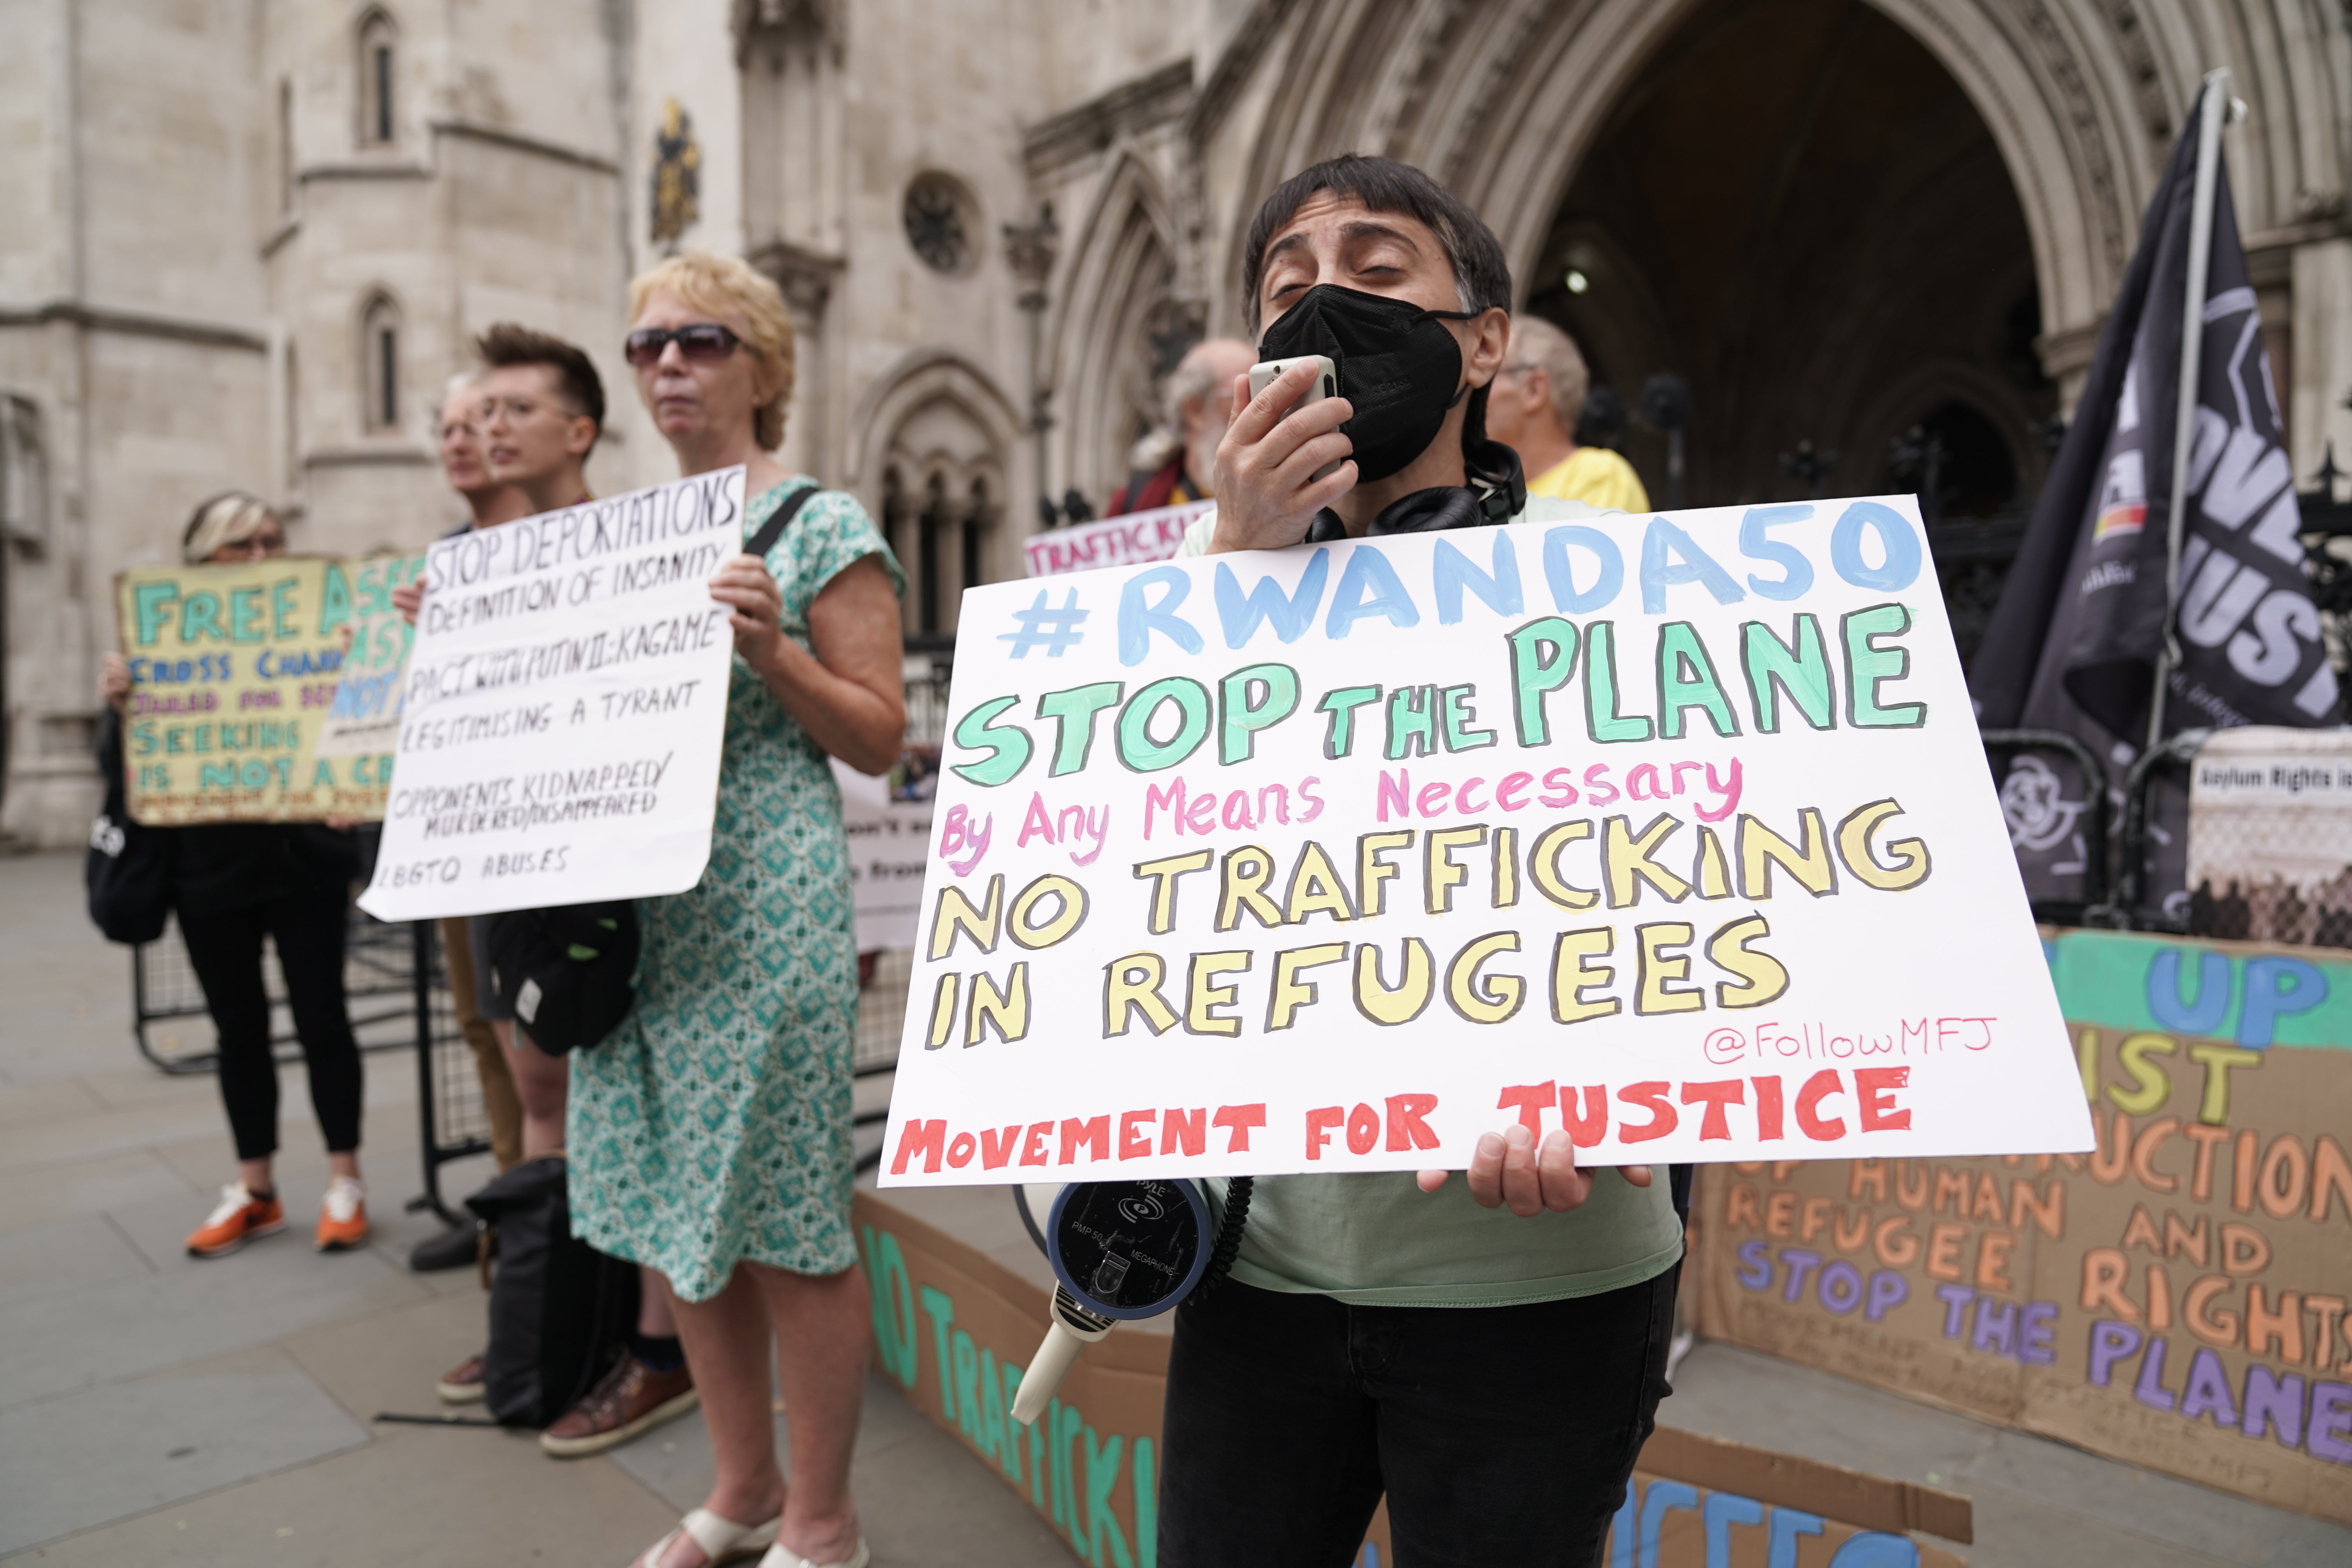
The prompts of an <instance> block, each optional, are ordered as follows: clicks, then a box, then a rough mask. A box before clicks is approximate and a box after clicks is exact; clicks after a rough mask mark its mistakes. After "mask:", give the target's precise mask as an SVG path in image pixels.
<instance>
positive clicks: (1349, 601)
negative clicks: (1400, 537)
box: [1323, 550, 1421, 642]
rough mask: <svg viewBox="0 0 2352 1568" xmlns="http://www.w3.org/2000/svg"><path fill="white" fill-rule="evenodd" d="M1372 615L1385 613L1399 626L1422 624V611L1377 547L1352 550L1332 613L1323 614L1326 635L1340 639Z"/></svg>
mask: <svg viewBox="0 0 2352 1568" xmlns="http://www.w3.org/2000/svg"><path fill="white" fill-rule="evenodd" d="M1366 616H1386V617H1387V618H1388V621H1389V624H1390V625H1391V626H1399V627H1403V626H1419V625H1421V611H1420V610H1418V609H1416V608H1415V607H1414V606H1413V602H1412V595H1411V594H1408V593H1406V592H1405V587H1404V580H1403V579H1402V578H1401V577H1399V576H1398V575H1397V574H1396V568H1395V567H1393V566H1391V565H1390V564H1389V558H1388V557H1387V556H1386V555H1383V554H1382V553H1381V552H1379V551H1377V550H1355V551H1350V552H1349V554H1348V564H1347V565H1346V566H1345V567H1344V568H1342V569H1341V570H1340V573H1339V587H1338V588H1337V589H1335V590H1333V592H1332V595H1331V613H1330V614H1329V615H1328V616H1325V617H1324V618H1323V635H1324V636H1325V637H1329V638H1330V639H1331V640H1332V641H1333V642H1338V641H1339V639H1341V638H1342V637H1346V636H1347V635H1348V634H1349V632H1350V631H1353V630H1354V629H1355V626H1356V623H1357V622H1358V621H1360V620H1362V619H1364V618H1365V617H1366Z"/></svg>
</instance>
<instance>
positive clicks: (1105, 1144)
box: [1062, 1115, 1110, 1165]
mask: <svg viewBox="0 0 2352 1568" xmlns="http://www.w3.org/2000/svg"><path fill="white" fill-rule="evenodd" d="M1081 1149H1092V1150H1093V1151H1094V1152H1093V1153H1091V1154H1089V1155H1087V1159H1089V1160H1108V1159H1109V1158H1110V1118H1109V1117H1108V1115H1103V1116H1089V1117H1087V1118H1084V1119H1080V1118H1078V1117H1076V1116H1066V1117H1064V1118H1062V1163H1063V1164H1065V1165H1067V1164H1069V1163H1072V1162H1074V1161H1075V1160H1076V1159H1077V1157H1078V1151H1079V1150H1081Z"/></svg>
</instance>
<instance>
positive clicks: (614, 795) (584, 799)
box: [360, 468, 743, 921]
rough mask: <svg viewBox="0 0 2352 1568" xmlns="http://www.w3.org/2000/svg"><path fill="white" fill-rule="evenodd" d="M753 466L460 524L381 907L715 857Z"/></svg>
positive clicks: (584, 894)
mask: <svg viewBox="0 0 2352 1568" xmlns="http://www.w3.org/2000/svg"><path fill="white" fill-rule="evenodd" d="M742 548H743V470H742V469H741V468H724V469H720V470H719V471H717V472H715V473H709V474H697V475H695V476H693V477H692V478H690V479H678V480H676V481H674V482H672V483H669V484H666V485H656V486H654V487H653V488H651V489H642V490H635V491H632V492H631V493H629V494H627V495H622V496H614V497H612V498H611V499H609V500H595V501H588V502H584V503H583V504H582V505H579V506H576V507H571V508H567V509H566V510H562V511H551V512H542V513H541V514H540V515H538V516H536V517H527V518H524V519H522V520H521V521H517V522H509V523H506V524H503V525H501V526H499V527H497V528H491V529H484V530H480V531H476V532H471V533H462V534H459V535H457V536H456V537H455V538H451V539H445V540H443V541H442V542H440V543H438V544H436V545H434V546H433V548H432V550H431V551H430V552H428V553H427V555H426V557H425V607H424V609H423V611H422V612H421V613H420V614H419V615H418V616H417V622H416V641H415V646H414V647H411V648H410V650H409V656H408V674H407V678H406V680H405V682H404V689H403V692H402V700H401V708H400V737H399V738H400V744H399V750H398V752H396V753H395V754H394V761H393V783H392V793H391V797H390V800H389V801H388V803H387V805H386V807H385V811H384V822H383V847H382V849H381V850H380V851H379V852H378V854H377V857H376V867H375V879H374V880H373V882H371V883H370V884H369V886H368V890H367V892H366V893H365V894H364V895H363V896H362V898H361V900H360V907H361V908H362V909H364V910H367V911H368V912H369V913H370V914H373V915H374V916H376V917H377V918H378V919H380V920H388V921H401V920H420V919H424V918H425V917H428V916H435V915H479V914H489V913H493V912H495V911H497V910H518V909H530V908H535V907H539V906H542V905H551V904H578V903H589V902H593V901H595V900H604V899H628V898H647V897H653V896H656V895H660V894H665V893H682V892H684V891H686V890H687V889H689V888H691V887H693V886H694V885H695V884H696V883H697V882H698V881H700V880H701V879H702V870H703V867H704V865H705V864H706V863H707V862H708V861H709V858H710V823H711V816H712V812H713V808H714V806H715V804H716V802H717V799H718V788H719V742H720V739H721V737H722V735H723V734H724V732H725V729H726V722H727V681H728V676H729V671H730V668H731V663H730V661H731V659H732V657H733V653H734V646H735V645H734V633H733V631H732V630H731V629H730V626H729V625H728V610H727V606H725V605H721V604H719V603H717V602H716V601H714V600H713V599H712V598H711V596H710V589H709V582H710V577H711V574H713V573H714V572H716V571H717V570H718V569H719V564H720V563H722V562H724V561H725V560H726V559H727V558H728V557H729V556H730V555H734V554H737V553H740V552H741V550H742Z"/></svg>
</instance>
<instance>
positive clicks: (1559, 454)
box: [1486, 316, 1650, 512]
mask: <svg viewBox="0 0 2352 1568" xmlns="http://www.w3.org/2000/svg"><path fill="white" fill-rule="evenodd" d="M1591 385H1592V373H1591V371H1589V370H1587V369H1586V368H1585V366H1584V355H1583V354H1581V353H1579V352H1577V347H1576V340H1575V339H1574V338H1571V337H1570V336H1569V335H1568V334H1567V333H1566V332H1563V331H1560V330H1559V328H1558V327H1555V326H1553V325H1552V324H1551V323H1550V322H1549V321H1545V320H1544V319H1543V318H1542V317H1541V316H1519V317H1517V318H1515V319H1514V320H1513V321H1512V322H1511V346H1510V348H1509V349H1508V350H1507V353H1506V357H1505V359H1504V361H1503V368H1502V369H1501V370H1500V371H1499V372H1497V373H1496V376H1495V387H1494V391H1493V393H1492V394H1491V395H1489V397H1488V399H1487V402H1486V434H1487V435H1488V436H1489V437H1492V438H1494V439H1495V440H1497V441H1500V442H1501V443H1502V444H1503V445H1504V446H1506V447H1510V448H1511V449H1512V450H1513V451H1516V452H1517V453H1518V455H1519V466H1520V467H1521V468H1522V469H1523V470H1525V472H1526V473H1527V476H1528V494H1529V495H1531V496H1549V497H1551V498H1552V499H1553V500H1580V501H1589V502H1591V504H1592V505H1594V506H1597V507H1600V508H1601V509H1603V510H1609V509H1612V508H1613V509H1616V510H1622V511H1628V512H1643V511H1647V510H1650V496H1649V492H1648V491H1647V490H1644V489H1643V488H1642V479H1641V476H1640V475H1638V474H1636V473H1634V472H1633V464H1631V463H1629V462H1627V461H1626V460H1625V459H1624V458H1621V457H1619V456H1618V455H1617V454H1616V453H1614V452H1612V451H1611V450H1610V449H1609V448H1608V447H1580V446H1578V445H1577V444H1576V426H1577V422H1578V421H1579V420H1580V419H1581V418H1583V417H1584V397H1585V394H1586V392H1587V391H1589V390H1590V389H1591Z"/></svg>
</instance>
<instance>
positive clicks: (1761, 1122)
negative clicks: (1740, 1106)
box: [1748, 1076, 1783, 1140]
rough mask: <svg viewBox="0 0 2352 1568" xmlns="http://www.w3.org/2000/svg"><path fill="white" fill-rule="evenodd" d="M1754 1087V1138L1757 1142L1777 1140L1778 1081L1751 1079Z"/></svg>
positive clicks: (1773, 1078) (1778, 1134)
mask: <svg viewBox="0 0 2352 1568" xmlns="http://www.w3.org/2000/svg"><path fill="white" fill-rule="evenodd" d="M1748 1082H1750V1083H1752V1084H1754V1085H1755V1086H1756V1136H1757V1138H1758V1139H1759V1140H1762V1139H1767V1138H1779V1137H1781V1136H1782V1135H1783V1134H1782V1133H1781V1131H1780V1079H1779V1077H1778V1076H1775V1077H1772V1078H1752V1079H1748Z"/></svg>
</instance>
